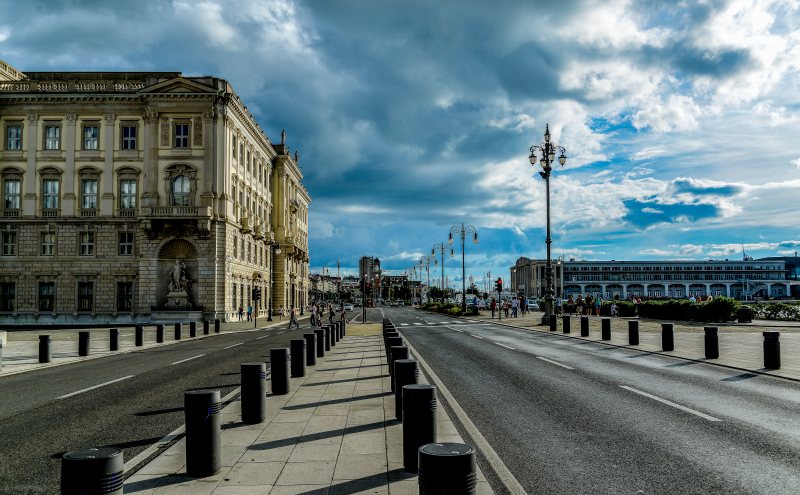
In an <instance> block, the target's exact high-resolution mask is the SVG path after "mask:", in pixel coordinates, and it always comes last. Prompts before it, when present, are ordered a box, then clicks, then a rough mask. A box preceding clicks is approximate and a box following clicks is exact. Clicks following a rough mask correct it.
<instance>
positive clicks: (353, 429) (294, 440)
mask: <svg viewBox="0 0 800 495" xmlns="http://www.w3.org/2000/svg"><path fill="white" fill-rule="evenodd" d="M390 424H392V422H389V421H376V422H374V423H367V424H364V425H356V426H347V427H345V428H336V429H334V430H330V431H321V432H319V433H310V434H307V435H301V436H299V437H289V438H282V439H280V440H270V441H267V442H262V443H254V444H252V445H251V446H250V447H249V449H250V450H270V449H277V448H280V447H288V446H290V445H295V444H299V443H305V442H313V441H315V440H323V439H326V438H333V437H338V436H341V435H351V434H353V433H363V432H365V431H372V430H379V429H383V428H384V427H385V426H387V425H390Z"/></svg>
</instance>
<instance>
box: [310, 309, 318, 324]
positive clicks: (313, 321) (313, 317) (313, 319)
mask: <svg viewBox="0 0 800 495" xmlns="http://www.w3.org/2000/svg"><path fill="white" fill-rule="evenodd" d="M311 326H312V327H315V326H317V305H316V304H312V305H311Z"/></svg>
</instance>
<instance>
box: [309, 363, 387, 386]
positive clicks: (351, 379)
mask: <svg viewBox="0 0 800 495" xmlns="http://www.w3.org/2000/svg"><path fill="white" fill-rule="evenodd" d="M359 368H361V366H359ZM339 369H342V368H339ZM388 376H389V375H375V376H360V377H358V378H347V379H345V380H331V381H329V382H315V383H304V384H303V386H305V387H310V386H314V385H330V384H331V383H347V382H357V381H360V380H375V379H378V378H387V377H388Z"/></svg>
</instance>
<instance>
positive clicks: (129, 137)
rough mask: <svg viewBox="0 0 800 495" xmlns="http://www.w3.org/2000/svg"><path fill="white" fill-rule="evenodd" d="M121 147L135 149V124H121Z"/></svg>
mask: <svg viewBox="0 0 800 495" xmlns="http://www.w3.org/2000/svg"><path fill="white" fill-rule="evenodd" d="M122 149H123V150H135V149H136V126H135V125H124V126H122Z"/></svg>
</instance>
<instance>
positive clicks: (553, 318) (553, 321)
mask: <svg viewBox="0 0 800 495" xmlns="http://www.w3.org/2000/svg"><path fill="white" fill-rule="evenodd" d="M557 323H558V321H557V319H556V315H550V331H551V332H555V331H556V330H557V329H558V326H557Z"/></svg>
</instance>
